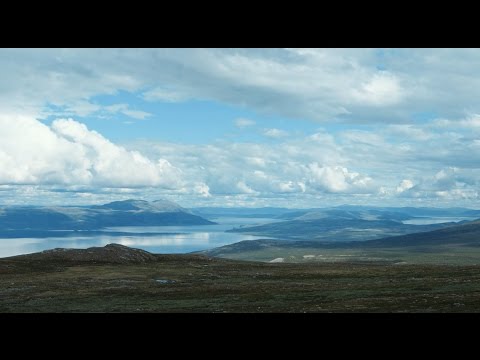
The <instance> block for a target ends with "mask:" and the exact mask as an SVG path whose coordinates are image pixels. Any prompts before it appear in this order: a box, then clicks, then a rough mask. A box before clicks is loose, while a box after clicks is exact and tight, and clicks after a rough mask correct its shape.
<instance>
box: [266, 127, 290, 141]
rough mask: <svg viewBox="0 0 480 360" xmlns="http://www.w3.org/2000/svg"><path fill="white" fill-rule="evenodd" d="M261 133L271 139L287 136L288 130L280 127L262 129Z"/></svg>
mask: <svg viewBox="0 0 480 360" xmlns="http://www.w3.org/2000/svg"><path fill="white" fill-rule="evenodd" d="M263 135H265V136H266V137H269V138H273V139H280V138H283V137H286V136H288V132H287V131H285V130H281V129H264V130H263Z"/></svg>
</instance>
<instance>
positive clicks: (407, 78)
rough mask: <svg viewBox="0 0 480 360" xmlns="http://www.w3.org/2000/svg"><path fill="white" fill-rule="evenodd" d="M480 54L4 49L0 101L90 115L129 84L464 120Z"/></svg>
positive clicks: (160, 94) (285, 106) (315, 114)
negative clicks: (103, 98) (104, 96)
mask: <svg viewBox="0 0 480 360" xmlns="http://www.w3.org/2000/svg"><path fill="white" fill-rule="evenodd" d="M479 58H480V50H478V49H387V50H382V49H248V50H247V49H35V50H28V49H2V50H0V78H1V79H2V81H1V84H0V106H1V108H2V109H3V111H4V112H7V110H8V111H11V112H13V113H16V114H18V113H22V114H29V115H36V116H38V115H40V114H47V113H49V110H48V107H47V108H46V107H45V106H46V105H54V106H57V107H61V108H62V109H63V111H64V113H65V114H66V115H70V116H74V115H87V114H92V113H95V112H97V111H100V110H102V106H101V105H100V104H98V103H96V102H95V101H93V100H92V97H94V96H96V95H100V94H114V93H116V92H118V91H119V90H124V91H129V92H140V94H141V97H142V98H143V99H145V100H147V101H165V102H182V101H187V100H189V99H209V100H215V101H219V102H223V103H229V104H234V105H239V106H242V107H248V108H251V109H255V110H257V111H259V112H264V113H270V114H276V115H281V116H285V117H293V118H299V119H307V120H313V121H320V122H325V121H332V120H336V121H338V120H341V121H347V122H353V123H359V122H361V123H369V122H382V123H385V122H388V123H392V122H393V123H412V122H415V116H419V115H421V114H425V113H435V114H436V116H438V117H444V118H449V119H458V118H463V117H465V116H466V115H468V114H474V113H480V105H479V103H478V101H477V97H476V94H477V93H478V92H479V91H480V76H479V75H480V74H479V69H480V66H479V63H478V62H479V60H478V59H479ZM72 84H75V86H72ZM123 111H124V112H125V113H126V114H127V115H128V113H129V112H130V115H131V116H132V117H133V118H144V117H145V116H148V113H146V112H145V111H142V109H135V110H131V109H126V108H124V109H123Z"/></svg>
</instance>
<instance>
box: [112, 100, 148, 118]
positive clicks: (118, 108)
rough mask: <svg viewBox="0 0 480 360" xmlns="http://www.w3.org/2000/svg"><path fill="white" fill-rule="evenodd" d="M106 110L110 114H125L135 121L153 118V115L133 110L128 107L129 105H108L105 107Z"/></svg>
mask: <svg viewBox="0 0 480 360" xmlns="http://www.w3.org/2000/svg"><path fill="white" fill-rule="evenodd" d="M104 109H105V110H106V111H107V112H110V113H113V114H115V113H121V114H124V115H126V116H129V117H131V118H134V119H139V120H143V119H145V118H147V117H148V116H151V115H152V114H150V113H148V112H145V111H141V110H132V109H130V107H129V106H128V104H113V105H108V106H105V107H104Z"/></svg>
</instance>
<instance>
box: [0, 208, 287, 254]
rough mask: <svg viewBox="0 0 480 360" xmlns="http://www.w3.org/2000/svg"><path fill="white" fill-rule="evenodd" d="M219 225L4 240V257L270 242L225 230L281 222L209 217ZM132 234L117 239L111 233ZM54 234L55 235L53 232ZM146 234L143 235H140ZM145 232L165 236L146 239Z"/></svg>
mask: <svg viewBox="0 0 480 360" xmlns="http://www.w3.org/2000/svg"><path fill="white" fill-rule="evenodd" d="M209 220H211V221H215V222H217V223H218V225H196V226H121V227H111V228H105V229H103V230H105V231H109V232H110V234H108V235H96V236H88V235H85V236H81V235H80V236H69V237H55V236H52V237H44V238H15V239H0V257H6V256H14V255H21V254H29V253H33V252H39V251H43V250H49V249H54V248H77V249H85V248H88V247H92V246H105V245H107V244H110V243H117V244H121V245H125V246H130V247H134V248H139V249H143V250H146V251H149V252H152V253H163V254H172V253H188V252H192V251H200V250H206V249H211V248H214V247H219V246H224V245H228V244H233V243H236V242H239V241H243V240H255V239H268V237H266V236H254V235H246V234H242V233H226V232H225V230H229V229H232V228H234V227H239V226H241V225H249V224H263V223H267V222H275V221H279V220H278V219H271V218H238V217H221V218H209ZM112 232H113V233H115V232H121V233H123V234H125V233H131V235H130V234H129V235H127V236H126V235H122V236H117V235H114V234H111V233H112ZM52 233H54V232H52ZM140 233H143V235H136V234H140ZM145 233H161V234H155V235H153V236H146V235H145Z"/></svg>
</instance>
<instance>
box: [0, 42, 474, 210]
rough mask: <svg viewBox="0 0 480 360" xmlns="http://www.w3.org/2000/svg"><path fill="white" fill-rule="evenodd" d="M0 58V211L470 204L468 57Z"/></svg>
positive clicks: (258, 52) (130, 52)
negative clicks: (106, 205)
mask: <svg viewBox="0 0 480 360" xmlns="http://www.w3.org/2000/svg"><path fill="white" fill-rule="evenodd" d="M0 53H1V54H0V79H1V80H0V134H1V135H0V136H1V137H2V138H1V141H0V203H5V204H26V203H32V204H65V203H68V204H86V203H102V202H108V201H112V200H119V199H127V198H142V199H146V200H154V199H157V198H166V199H169V200H173V201H177V202H179V203H180V204H181V205H184V206H287V207H322V206H331V205H339V204H345V203H348V204H371V205H392V206H396V205H398V206H469V207H474V208H476V207H477V205H476V204H477V202H478V196H479V195H478V194H479V186H480V180H479V179H480V169H479V166H480V164H479V162H478V160H477V159H478V155H479V151H480V115H479V114H480V103H479V102H478V97H477V94H478V93H479V92H480V51H479V50H476V49H2V50H0Z"/></svg>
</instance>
